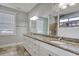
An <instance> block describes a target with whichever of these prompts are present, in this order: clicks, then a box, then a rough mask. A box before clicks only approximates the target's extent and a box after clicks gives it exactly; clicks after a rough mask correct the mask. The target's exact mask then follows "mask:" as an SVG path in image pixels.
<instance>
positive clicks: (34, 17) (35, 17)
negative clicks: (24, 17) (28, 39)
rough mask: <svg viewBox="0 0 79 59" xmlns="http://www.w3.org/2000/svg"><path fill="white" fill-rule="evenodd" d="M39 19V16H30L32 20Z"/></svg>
mask: <svg viewBox="0 0 79 59" xmlns="http://www.w3.org/2000/svg"><path fill="white" fill-rule="evenodd" d="M37 19H39V18H38V17H37V16H33V17H32V18H30V20H37Z"/></svg>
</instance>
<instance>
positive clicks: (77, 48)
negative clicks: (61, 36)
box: [25, 34, 79, 55]
mask: <svg viewBox="0 0 79 59" xmlns="http://www.w3.org/2000/svg"><path fill="white" fill-rule="evenodd" d="M25 36H28V37H30V38H33V39H36V40H39V41H42V42H44V43H47V44H50V45H53V46H56V47H58V48H61V49H64V50H67V51H69V52H72V53H75V54H77V55H79V43H75V42H70V41H65V40H58V39H57V38H51V37H46V36H42V35H30V34H29V35H25Z"/></svg>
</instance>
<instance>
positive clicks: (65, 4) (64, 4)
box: [59, 3, 76, 9]
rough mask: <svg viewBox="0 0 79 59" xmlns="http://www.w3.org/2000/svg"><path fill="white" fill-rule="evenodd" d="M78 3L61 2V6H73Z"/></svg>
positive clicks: (63, 7)
mask: <svg viewBox="0 0 79 59" xmlns="http://www.w3.org/2000/svg"><path fill="white" fill-rule="evenodd" d="M75 4H76V3H59V8H61V9H66V8H67V7H70V6H73V5H75Z"/></svg>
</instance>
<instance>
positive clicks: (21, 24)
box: [0, 6, 29, 45]
mask: <svg viewBox="0 0 79 59" xmlns="http://www.w3.org/2000/svg"><path fill="white" fill-rule="evenodd" d="M0 10H2V11H3V12H9V13H10V12H11V13H15V15H16V35H1V36H0V45H6V44H10V43H11V44H13V43H18V42H22V40H23V34H24V33H25V34H26V33H27V32H29V31H28V30H29V26H28V22H29V21H28V18H27V17H28V16H27V14H26V13H25V12H21V11H17V10H15V9H11V8H8V7H4V6H0Z"/></svg>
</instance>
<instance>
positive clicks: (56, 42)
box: [50, 41, 66, 44]
mask: <svg viewBox="0 0 79 59" xmlns="http://www.w3.org/2000/svg"><path fill="white" fill-rule="evenodd" d="M50 42H51V43H54V44H66V43H64V42H60V41H50Z"/></svg>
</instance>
